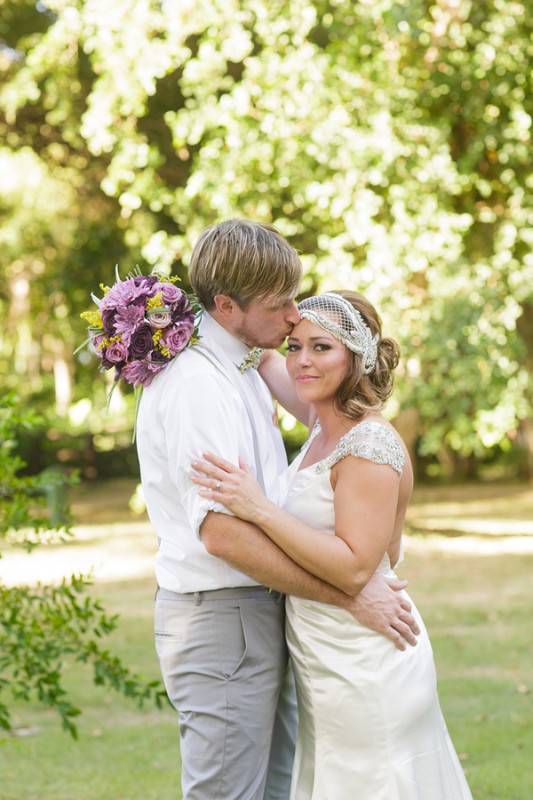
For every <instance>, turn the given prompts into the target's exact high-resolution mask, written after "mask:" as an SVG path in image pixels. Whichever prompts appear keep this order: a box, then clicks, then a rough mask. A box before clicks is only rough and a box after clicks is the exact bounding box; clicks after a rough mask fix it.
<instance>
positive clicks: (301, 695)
mask: <svg viewBox="0 0 533 800" xmlns="http://www.w3.org/2000/svg"><path fill="white" fill-rule="evenodd" d="M299 312H300V317H301V321H300V322H299V323H298V324H297V325H296V326H295V327H294V329H293V331H292V334H291V336H290V337H289V340H288V356H287V359H286V365H285V359H284V357H283V356H281V355H280V354H279V353H276V352H274V351H272V352H268V353H267V354H265V356H264V358H263V362H262V364H261V374H262V376H263V378H264V379H265V380H266V382H267V384H268V385H269V388H270V389H271V391H272V393H273V394H274V396H275V397H276V398H277V399H278V400H279V401H280V402H281V403H282V404H283V405H284V406H285V407H286V408H287V409H288V410H289V411H290V412H291V413H293V414H294V415H295V416H296V417H297V418H298V419H300V420H301V421H303V422H304V423H305V424H307V425H308V426H309V428H310V429H311V434H310V436H309V439H308V441H307V443H306V444H305V445H304V447H303V449H302V451H301V452H300V454H299V456H298V457H297V458H296V459H295V461H294V462H293V463H292V465H291V466H290V467H289V469H288V471H287V474H286V476H284V477H285V478H286V485H287V491H286V499H285V502H284V504H283V507H281V508H280V507H278V506H275V505H274V504H272V503H271V502H269V500H267V499H266V497H265V496H264V494H263V493H262V491H261V489H260V487H259V485H258V483H257V482H256V480H255V478H254V477H253V476H252V475H251V473H250V471H249V470H248V468H247V467H246V465H245V464H240V465H239V467H237V466H235V465H232V464H230V463H229V462H227V461H225V460H223V459H221V458H219V457H218V456H216V455H214V454H204V455H205V459H206V460H205V461H203V462H200V463H198V462H195V469H196V472H197V475H196V477H195V478H194V480H195V481H196V483H198V484H200V485H201V486H202V487H204V488H203V489H202V493H203V494H204V495H205V496H208V497H210V498H212V499H214V500H217V501H218V502H220V503H223V504H224V505H225V507H226V508H227V509H228V510H229V511H230V512H232V513H233V514H236V515H237V516H239V517H241V518H242V519H244V520H248V521H250V522H253V523H254V524H256V525H257V526H259V527H260V528H261V529H262V530H263V531H264V533H265V534H266V535H267V536H269V537H270V538H271V539H272V541H274V542H275V543H276V544H277V545H278V546H279V547H281V548H282V549H283V550H284V551H285V552H286V553H287V554H288V555H289V556H290V557H291V558H292V559H293V560H294V561H296V562H297V563H298V564H300V565H301V566H302V567H304V568H305V569H307V570H308V571H310V572H312V573H313V574H315V575H317V576H319V577H320V578H322V579H323V580H325V581H327V582H328V583H331V584H333V585H334V586H337V587H339V588H340V589H342V590H343V591H344V592H346V593H348V594H350V595H355V594H357V592H358V591H360V590H361V589H362V588H363V587H364V586H365V585H366V583H367V582H368V580H369V579H370V578H371V577H372V575H373V574H374V573H375V572H380V573H383V574H384V575H387V576H392V575H393V572H392V569H393V567H394V566H395V565H396V564H397V563H398V561H399V560H400V559H401V557H402V543H401V535H402V527H403V523H404V518H405V512H406V508H407V504H408V502H409V499H410V497H411V492H412V486H413V472H412V467H411V464H410V460H409V456H408V453H407V451H406V448H405V445H404V444H403V442H402V440H401V439H400V437H399V436H398V434H397V433H396V431H395V430H394V428H393V427H392V426H391V425H390V424H389V423H388V422H387V421H386V420H385V419H384V418H383V416H382V415H381V409H382V407H383V403H384V401H385V400H386V399H387V398H388V396H389V395H390V393H391V390H392V376H393V371H394V368H395V367H396V366H397V363H398V347H397V345H396V343H395V342H394V341H393V340H392V339H389V338H383V337H382V336H381V322H380V319H379V317H378V315H377V313H376V311H375V309H374V308H373V307H372V305H370V303H369V302H368V301H367V300H365V299H364V298H363V297H362V296H361V295H358V294H356V293H354V292H347V291H340V292H336V293H326V294H324V295H321V296H319V297H311V298H308V299H307V300H304V301H303V302H302V303H301V304H300V306H299ZM285 366H286V368H285ZM413 606H414V604H413ZM414 614H415V616H416V619H417V622H418V623H419V625H420V628H421V631H422V632H421V634H420V637H419V640H418V646H417V647H414V648H409V649H408V650H405V651H399V650H397V649H396V648H395V647H394V645H393V644H392V643H391V642H390V641H388V640H387V639H385V638H384V637H383V636H381V635H379V634H377V633H375V632H374V631H371V630H369V629H368V628H366V627H364V626H363V625H361V624H359V623H357V622H354V619H353V617H352V616H351V615H350V614H348V613H347V612H345V611H344V610H341V609H338V608H335V607H333V606H329V605H326V604H323V603H318V602H315V601H311V600H303V599H299V598H296V597H288V598H287V642H288V646H289V650H290V654H291V658H292V663H293V666H294V671H295V675H296V684H297V692H298V707H299V717H300V732H299V739H298V744H297V750H296V759H295V764H294V771H293V777H292V786H291V800H354V798H357V800H471V794H470V791H469V788H468V785H467V783H466V780H465V777H464V774H463V771H462V769H461V766H460V764H459V761H458V758H457V755H456V753H455V750H454V748H453V745H452V743H451V740H450V738H449V735H448V732H447V729H446V725H445V722H444V719H443V717H442V713H441V710H440V706H439V700H438V695H437V687H436V675H435V665H434V661H433V654H432V650H431V644H430V642H429V638H428V635H427V631H426V629H425V627H424V625H423V623H422V620H421V619H420V616H419V614H418V612H417V611H416V609H415V611H414Z"/></svg>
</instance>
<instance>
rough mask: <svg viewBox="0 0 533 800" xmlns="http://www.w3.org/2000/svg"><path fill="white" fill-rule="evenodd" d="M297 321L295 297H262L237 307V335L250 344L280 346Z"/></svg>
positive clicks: (252, 345)
mask: <svg viewBox="0 0 533 800" xmlns="http://www.w3.org/2000/svg"><path fill="white" fill-rule="evenodd" d="M299 321H300V315H299V314H298V309H297V308H296V303H295V302H294V297H293V296H292V295H291V296H290V297H289V296H282V297H279V296H278V297H265V298H262V299H261V300H254V301H253V302H252V303H250V304H249V306H248V307H247V308H246V310H245V311H243V310H242V309H240V314H239V320H238V323H237V327H236V329H235V333H236V335H237V336H238V337H239V339H241V341H243V342H245V343H246V344H247V345H248V346H249V347H266V348H276V347H279V346H280V345H281V344H282V343H283V341H284V340H285V339H286V338H287V336H288V335H289V334H290V332H291V331H292V329H293V328H294V326H295V325H297V324H298V322H299Z"/></svg>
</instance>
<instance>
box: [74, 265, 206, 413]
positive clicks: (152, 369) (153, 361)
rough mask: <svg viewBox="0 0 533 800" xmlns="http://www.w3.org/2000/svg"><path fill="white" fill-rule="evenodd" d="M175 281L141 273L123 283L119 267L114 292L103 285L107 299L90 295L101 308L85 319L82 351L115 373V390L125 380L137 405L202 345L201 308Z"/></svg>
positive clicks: (138, 271) (133, 275) (84, 315)
mask: <svg viewBox="0 0 533 800" xmlns="http://www.w3.org/2000/svg"><path fill="white" fill-rule="evenodd" d="M177 281H179V278H176V277H167V276H165V275H161V274H159V273H157V272H152V273H151V274H150V275H143V274H142V273H141V272H140V270H139V269H137V271H136V272H135V273H133V274H130V275H128V277H127V278H126V279H125V280H121V278H120V276H119V274H118V267H117V268H116V281H115V283H114V284H113V286H111V287H109V286H104V285H102V284H101V285H100V289H101V290H102V292H103V297H102V298H99V297H96V296H95V295H94V294H91V297H92V299H93V301H94V303H95V304H96V306H97V308H96V309H94V310H92V311H85V312H84V313H83V314H82V315H81V317H82V319H84V320H85V321H86V322H87V323H88V325H89V328H88V334H89V336H88V338H87V339H86V341H85V342H84V343H83V345H81V347H85V346H86V345H88V346H89V348H90V349H91V350H92V351H93V353H95V355H96V356H97V357H98V358H99V359H100V369H101V370H102V371H105V370H109V369H114V370H115V382H114V384H113V389H114V387H115V386H116V385H117V383H118V382H119V381H120V379H121V378H122V379H124V380H125V381H126V383H130V384H132V385H133V386H134V387H136V390H137V392H136V394H137V404H138V401H139V399H140V392H141V391H142V388H143V387H144V386H149V385H150V383H151V382H152V381H153V379H154V378H155V376H156V375H157V374H158V373H159V372H161V370H163V369H165V367H166V366H168V364H169V363H170V362H171V361H172V360H173V359H174V358H175V357H176V356H177V355H178V354H179V353H181V352H182V350H184V349H185V348H186V347H187V346H188V345H189V344H194V343H195V342H196V341H198V338H197V330H198V322H199V316H200V312H201V308H200V306H199V305H198V303H197V302H196V300H195V298H193V297H189V296H188V295H187V294H186V293H185V292H184V291H183V290H182V289H180V288H179V287H177V286H176V285H175V284H176V282H177ZM81 347H80V348H78V350H80V349H81ZM78 350H77V351H76V352H78ZM113 389H112V390H111V393H110V395H109V399H110V398H111V394H112V391H113ZM109 399H108V402H109Z"/></svg>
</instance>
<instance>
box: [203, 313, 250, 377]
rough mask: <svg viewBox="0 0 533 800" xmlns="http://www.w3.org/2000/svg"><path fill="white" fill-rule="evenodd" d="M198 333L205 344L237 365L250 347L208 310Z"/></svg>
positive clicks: (204, 314)
mask: <svg viewBox="0 0 533 800" xmlns="http://www.w3.org/2000/svg"><path fill="white" fill-rule="evenodd" d="M198 333H199V335H200V337H201V339H200V342H201V341H202V339H203V340H204V342H205V344H206V345H207V346H208V347H209V348H210V349H211V350H214V351H215V352H216V353H218V354H220V355H223V356H224V357H225V358H226V359H228V360H229V361H231V362H232V363H233V364H235V366H239V364H240V363H241V362H242V360H243V358H244V357H245V356H246V355H247V354H248V353H249V351H250V348H249V347H248V345H246V344H245V343H244V342H242V341H241V340H240V339H238V338H237V337H236V336H234V335H233V334H232V333H230V332H229V331H227V330H226V329H225V328H223V327H222V325H220V323H218V322H217V321H216V319H215V318H214V317H212V316H211V314H209V313H208V312H207V311H204V313H203V314H202V320H201V322H200V327H199V329H198Z"/></svg>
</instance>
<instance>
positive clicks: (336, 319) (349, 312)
mask: <svg viewBox="0 0 533 800" xmlns="http://www.w3.org/2000/svg"><path fill="white" fill-rule="evenodd" d="M298 311H299V312H300V317H302V318H303V319H308V320H309V322H313V323H314V324H315V325H319V326H320V327H321V328H323V329H324V330H325V331H327V332H328V333H331V335H332V336H334V337H335V338H336V339H338V340H339V341H340V342H342V343H343V344H345V345H346V347H348V348H349V349H350V350H352V352H354V353H357V354H358V355H360V356H361V361H362V363H363V372H364V373H365V375H368V374H369V373H370V372H372V370H373V369H374V367H375V366H376V361H377V358H378V344H379V334H377V333H376V335H375V336H372V331H371V330H370V328H369V327H368V325H367V324H366V322H365V321H364V319H363V317H362V315H361V314H360V312H359V311H358V310H357V309H356V308H354V307H353V306H352V304H351V303H349V302H348V300H345V299H344V297H341V296H340V294H335V292H326V293H325V294H321V295H317V296H316V297H307V298H306V299H305V300H302V302H301V303H299V304H298Z"/></svg>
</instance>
